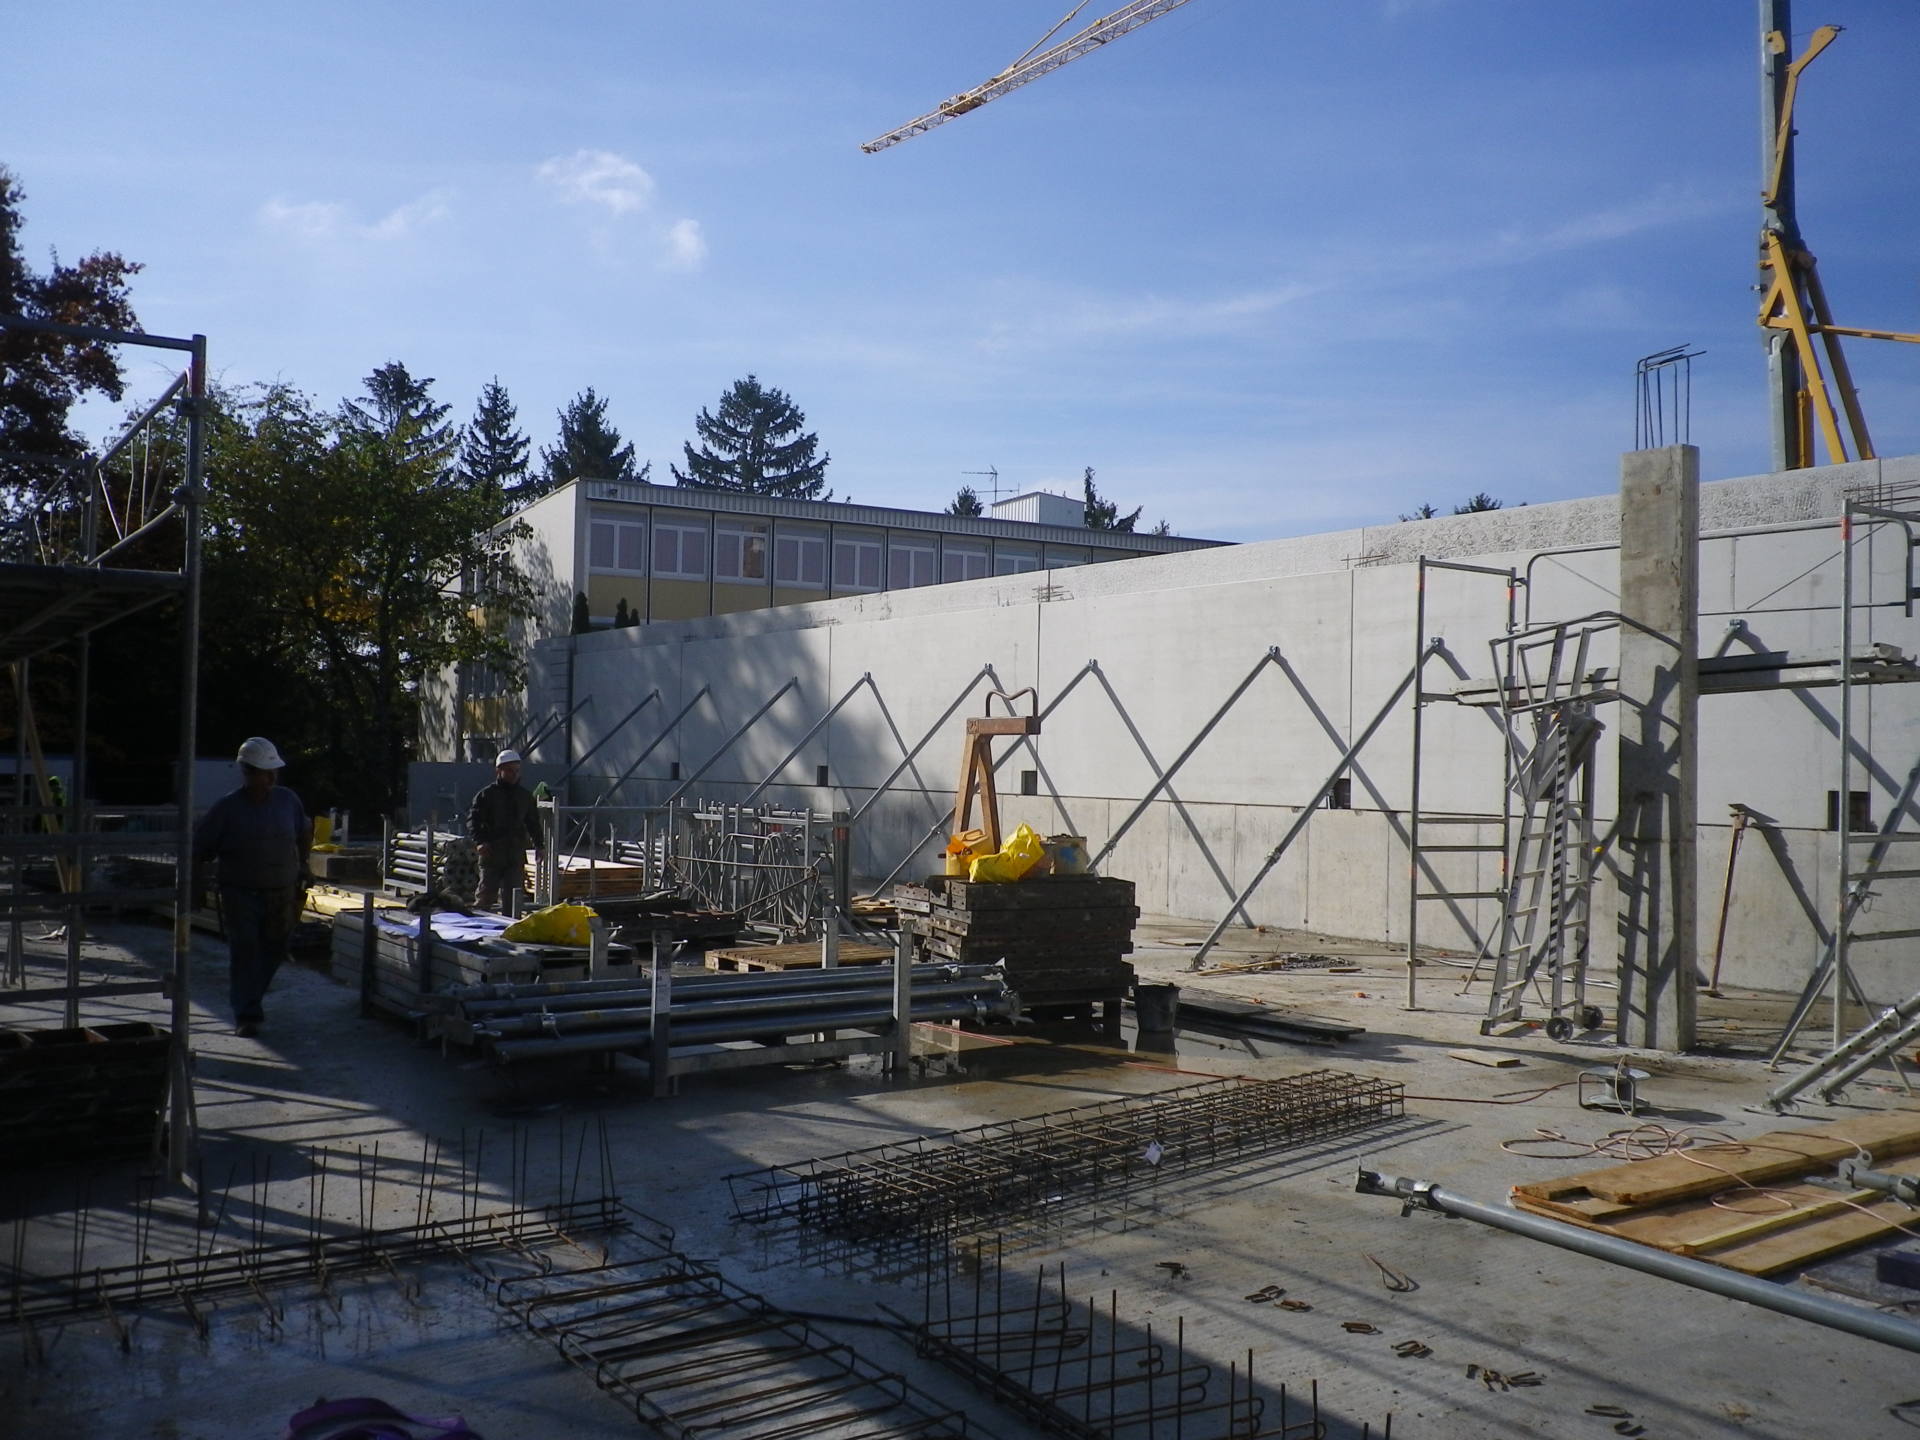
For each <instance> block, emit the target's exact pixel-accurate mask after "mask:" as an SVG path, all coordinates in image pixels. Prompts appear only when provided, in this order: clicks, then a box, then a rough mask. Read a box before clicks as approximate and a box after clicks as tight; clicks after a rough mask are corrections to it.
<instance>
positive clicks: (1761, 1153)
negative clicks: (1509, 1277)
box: [1513, 1110, 1920, 1220]
mask: <svg viewBox="0 0 1920 1440" xmlns="http://www.w3.org/2000/svg"><path fill="white" fill-rule="evenodd" d="M1812 1123H1813V1122H1809V1125H1810V1126H1811V1125H1812ZM1740 1144H1741V1145H1742V1146H1744V1147H1746V1150H1745V1153H1744V1154H1740V1153H1725V1152H1723V1151H1719V1150H1717V1149H1716V1148H1715V1147H1713V1146H1696V1147H1695V1149H1694V1153H1695V1154H1696V1155H1697V1156H1698V1157H1699V1159H1695V1160H1688V1159H1684V1158H1682V1156H1680V1155H1677V1154H1675V1155H1662V1156H1659V1157H1657V1158H1655V1159H1652V1160H1636V1161H1632V1162H1630V1163H1628V1164H1625V1165H1610V1166H1608V1167H1607V1168H1606V1169H1604V1170H1587V1171H1583V1172H1581V1173H1580V1174H1578V1175H1568V1176H1566V1177H1564V1178H1563V1179H1559V1180H1544V1181H1539V1182H1537V1183H1535V1184H1531V1185H1516V1186H1514V1187H1513V1194H1514V1198H1515V1200H1516V1201H1518V1200H1525V1201H1526V1202H1527V1204H1528V1206H1529V1208H1542V1209H1544V1210H1545V1211H1546V1213H1549V1214H1559V1215H1562V1216H1563V1217H1564V1218H1568V1219H1589V1220H1597V1219H1604V1218H1607V1217H1609V1216H1613V1215H1618V1214H1621V1213H1623V1212H1624V1211H1626V1210H1632V1209H1642V1208H1645V1207H1647V1206H1651V1205H1660V1204H1664V1203H1666V1202H1668V1201H1672V1200H1683V1199H1687V1198H1690V1197H1692V1196H1696V1195H1707V1194H1711V1193H1713V1192H1714V1191H1716V1190H1724V1189H1726V1188H1727V1187H1729V1186H1731V1185H1737V1184H1739V1183H1740V1182H1741V1181H1746V1182H1748V1183H1749V1184H1760V1183H1763V1182H1765V1181H1768V1180H1777V1179H1779V1178H1781V1177H1782V1176H1788V1175H1801V1174H1805V1173H1806V1172H1807V1171H1809V1170H1821V1169H1831V1168H1832V1167H1833V1166H1834V1165H1836V1164H1838V1163H1839V1162H1840V1161H1842V1160H1844V1159H1846V1158H1847V1157H1848V1156H1850V1155H1853V1154H1855V1153H1857V1152H1858V1151H1859V1150H1862V1149H1864V1150H1867V1151H1868V1152H1869V1153H1871V1154H1872V1155H1873V1156H1874V1158H1875V1159H1887V1158H1891V1157H1894V1156H1900V1155H1910V1154H1913V1153H1914V1152H1915V1151H1920V1112H1915V1111H1900V1110H1894V1111H1887V1112H1884V1113H1881V1114H1878V1115H1866V1116H1860V1117H1857V1118H1853V1119H1847V1120H1836V1121H1833V1122H1831V1123H1829V1124H1825V1125H1821V1126H1820V1127H1819V1128H1818V1129H1813V1128H1807V1129H1799V1130H1771V1131H1768V1132H1767V1133H1766V1134H1765V1135H1759V1136H1755V1137H1754V1138H1752V1139H1750V1140H1743V1141H1741V1142H1740ZM1700 1159H1708V1160H1711V1161H1712V1162H1713V1164H1714V1165H1717V1166H1719V1167H1721V1168H1720V1169H1714V1168H1711V1167H1710V1166H1707V1165H1703V1164H1701V1163H1699V1160H1700Z"/></svg>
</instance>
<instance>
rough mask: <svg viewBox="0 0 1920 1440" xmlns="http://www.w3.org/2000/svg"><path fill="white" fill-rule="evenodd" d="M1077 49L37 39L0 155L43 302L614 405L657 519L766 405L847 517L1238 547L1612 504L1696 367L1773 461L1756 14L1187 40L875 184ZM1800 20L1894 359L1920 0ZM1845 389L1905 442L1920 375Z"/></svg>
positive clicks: (1818, 147) (1261, 30)
mask: <svg viewBox="0 0 1920 1440" xmlns="http://www.w3.org/2000/svg"><path fill="white" fill-rule="evenodd" d="M1117 4H1118V0H1092V3H1091V4H1090V5H1089V6H1088V8H1087V11H1086V12H1085V15H1084V16H1083V19H1085V18H1090V17H1092V16H1094V15H1097V14H1100V13H1103V12H1104V11H1106V10H1109V9H1112V8H1114V7H1115V6H1116V5H1117ZM1065 8H1066V6H1065V5H1064V4H1063V3H1062V0H969V3H946V4H938V5H935V4H928V3H901V0H892V3H879V0H702V3H692V0H681V3H674V4H667V3H660V0H608V3H599V0H579V3H566V0H556V3H554V4H551V5H547V6H541V7H533V6H527V5H520V4H504V3H490V0H466V3H459V4H455V3H442V0H408V3H392V0H388V3H378V4H375V3H333V4H329V5H326V6H292V5H274V4H268V5H261V4H258V3H255V4H249V5H244V6H243V5H237V4H228V3H223V0H202V3H200V4H197V5H193V6H188V7H184V8H183V7H178V6H175V7H164V6H154V5H152V4H150V3H139V4H118V3H95V0H65V3H62V4H58V5H55V4H50V3H45V0H42V3H39V4H33V5H22V6H18V7H14V8H13V12H12V13H11V14H10V15H9V18H8V22H7V32H8V34H7V43H6V44H5V45H4V46H3V47H0V97H4V98H0V114H4V115H5V117H6V127H5V135H6V141H5V143H4V145H3V146H0V162H4V163H5V164H7V165H8V166H10V167H11V168H12V169H14V171H15V172H16V174H17V175H18V177H19V179H20V181H21V183H22V184H23V186H24V187H25V189H26V190H27V192H28V201H27V219H28V225H27V229H26V233H25V240H26V243H27V245H28V248H29V251H30V253H31V254H32V255H33V257H34V258H35V259H36V260H37V261H40V262H44V259H45V256H46V253H47V250H48V248H49V247H54V248H57V249H58V250H59V251H60V252H61V254H62V255H63V256H66V257H69V258H73V257H77V256H78V255H80V254H82V253H84V252H86V251H88V250H92V249H95V248H108V249H116V250H119V251H120V252H121V253H123V254H124V255H126V256H127V257H128V258H130V259H136V260H140V261H143V262H144V263H145V264H146V266H147V269H146V271H145V273H143V274H142V275H141V276H139V277H138V280H137V282H136V288H135V302H136V307H137V309H138V311H139V313H140V315H141V318H142V321H143V323H144V324H145V325H146V327H147V328H148V329H151V330H156V331H165V332H169V333H174V334H184V333H189V332H192V331H200V332H203V333H205V334H206V335H207V336H208V337H209V340H210V346H211V354H212V357H213V361H214V365H215V368H216V370H217V371H218V372H219V373H220V374H221V375H222V376H223V377H224V378H225V379H226V380H227V381H228V382H229V383H244V382H248V381H256V380H265V379H282V380H285V381H288V382H290V383H292V384H294V385H296V386H298V387H300V388H301V389H303V390H306V391H308V392H309V393H311V394H313V395H315V396H316V397H318V398H319V399H321V400H322V401H323V402H326V403H329V404H331V403H333V402H335V401H337V400H338V399H339V398H340V397H342V396H344V395H348V394H357V393H358V392H359V383H360V380H361V378H362V377H363V376H365V375H366V374H367V373H368V372H369V371H371V370H372V369H373V368H374V367H375V366H377V365H380V364H382V363H384V362H386V361H388V360H400V361H403V362H405V363H406V364H407V365H408V367H409V368H410V369H411V370H412V371H413V372H414V373H415V374H416V375H429V376H433V377H435V378H436V380H437V386H436V389H437V391H438V393H439V394H440V397H441V398H442V399H444V400H447V401H449V402H451V403H452V405H453V407H454V413H455V415H456V416H457V417H460V418H465V417H466V416H467V415H468V414H470V413H471V410H472V407H473V402H474V398H475V396H476V394H477V392H478V390H479V388H480V386H481V385H482V384H483V383H484V382H485V381H486V380H487V379H489V378H490V377H492V376H495V375H498V377H499V378H500V380H501V381H502V382H503V383H504V384H505V385H506V386H507V388H508V390H509V391H510V393H511V395H512V396H513V398H514V400H515V402H516V403H517V404H518V406H519V408H520V418H521V423H522V426H523V428H524V429H526V430H527V431H528V432H529V434H530V435H531V436H532V437H533V439H534V441H535V444H536V446H537V445H540V444H546V443H550V442H551V440H552V438H553V431H554V428H555V426H554V413H555V411H556V410H557V409H558V408H559V407H560V406H562V405H563V404H565V403H566V401H567V400H568V399H569V398H570V397H572V396H573V395H574V394H576V393H577V392H578V391H580V390H581V389H583V388H584V387H586V386H589V385H590V386H593V387H594V388H595V389H596V390H598V391H599V392H600V393H601V394H602V395H604V396H606V397H607V398H608V400H609V403H610V411H609V413H610V416H611V418H612V420H613V422H614V423H615V424H616V425H617V426H618V427H619V428H620V429H621V431H622V432H623V433H624V434H625V436H626V437H627V438H628V439H630V440H632V441H633V442H634V443H635V445H636V447H637V450H638V453H639V455H640V457H641V458H642V459H650V460H651V461H652V462H653V466H654V475H653V478H654V479H655V480H657V481H668V480H669V479H670V477H669V475H668V468H667V467H668V464H669V463H670V462H672V461H675V460H678V459H679V457H680V445H681V442H682V441H684V440H686V439H688V438H690V437H691V436H692V434H693V429H692V422H693V417H694V415H695V414H696V412H698V411H699V409H700V408H701V407H702V406H711V405H713V404H714V403H716V402H717V400H718V398H719V396H720V394H721V393H722V391H723V390H725V389H726V388H727V386H728V385H729V384H730V383H731V382H732V381H733V380H734V379H735V378H737V377H739V376H741V375H744V374H746V373H747V372H749V371H753V372H755V373H757V374H758V375H759V377H760V379H761V380H762V381H763V382H765V383H768V384H771V385H776V386H778V387H780V388H781V389H784V390H786V391H787V392H788V393H789V394H791V395H792V396H793V398H794V400H795V401H796V403H798V404H799V405H800V407H801V408H802V409H803V410H804V411H805V412H806V413H807V416H808V422H809V428H811V429H814V430H816V431H817V432H818V433H819V435H820V437H821V442H822V446H823V448H825V449H826V450H827V451H829V452H830V453H831V454H832V457H833V460H832V466H831V469H830V471H829V483H830V484H831V485H832V486H833V487H834V489H835V490H836V492H838V494H839V495H840V496H841V497H843V498H845V497H848V496H850V497H851V498H853V499H855V500H858V501H861V502H865V503H876V504H891V505H903V506H911V507H925V508H939V507H941V506H943V505H944V504H945V503H946V502H947V501H948V500H949V499H951V498H952V495H953V493H954V491H955V490H956V489H957V487H958V486H959V485H960V484H962V483H966V482H967V480H968V477H967V476H966V475H965V474H964V472H966V471H974V470H984V469H986V468H988V467H989V466H996V467H998V469H999V471H1000V475H1001V484H1002V485H1003V487H1008V488H1009V489H1010V490H1011V491H1014V492H1017V491H1019V490H1025V489H1033V488H1054V489H1067V488H1073V487H1075V486H1077V482H1078V477H1079V474H1080V471H1081V468H1082V467H1083V466H1086V465H1092V466H1095V467H1096V469H1097V470H1098V473H1099V483H1100V485H1101V488H1102V490H1103V492H1104V493H1106V494H1107V495H1109V496H1110V497H1112V498H1115V499H1118V500H1120V501H1121V502H1122V503H1123V504H1124V505H1126V506H1127V507H1128V508H1131V507H1132V506H1133V505H1136V504H1141V505H1144V506H1145V508H1146V515H1145V520H1146V521H1147V522H1151V521H1153V520H1155V519H1159V518H1161V517H1164V518H1166V519H1167V520H1168V521H1169V522H1171V524H1172V525H1173V527H1174V529H1175V530H1176V531H1177V532H1179V533H1184V534H1194V535H1207V536H1217V537H1221V538H1226V539H1242V540H1244V539H1257V538H1264V537H1269V536H1276V535H1288V534H1298V533H1305V532H1311V531H1315V530H1322V529H1330V528H1335V527H1340V526H1346V525H1352V524H1362V523H1371V522H1377V521H1381V520H1391V519H1392V518H1394V517H1395V516H1396V515H1397V514H1398V513H1399V512H1401V511H1404V510H1407V509H1410V508H1411V507H1412V506H1414V505H1416V504H1418V503H1419V502H1421V501H1422V500H1431V501H1432V502H1434V503H1436V504H1438V505H1440V506H1441V507H1442V508H1443V509H1445V508H1448V507H1449V506H1451V505H1452V504H1453V503H1455V502H1457V501H1459V500H1461V499H1464V498H1465V497H1466V496H1468V495H1470V494H1472V493H1473V492H1475V491H1478V490H1486V491H1489V492H1491V493H1493V494H1494V495H1496V496H1499V497H1501V498H1502V499H1504V500H1506V501H1507V502H1508V503H1510V504H1511V503H1515V502H1518V501H1523V500H1524V501H1531V502H1535V503H1538V502H1541V501H1546V500H1553V499H1561V498H1566V497H1569V496H1576V495H1589V494H1596V493H1600V492H1602V491H1605V490H1608V489H1610V488H1612V486H1613V485H1614V484H1615V482H1616V479H1617V475H1618V457H1619V453H1620V452H1621V451H1622V450H1624V449H1627V448H1630V446H1631V444H1632V440H1633V383H1632V376H1633V366H1634V361H1635V360H1636V359H1637V358H1638V357H1639V356H1642V355H1645V354H1648V353H1649V352H1652V351H1656V350H1660V349H1663V348H1665V347H1667V346H1670V345H1676V344H1680V343H1683V342H1685V343H1690V344H1692V345H1694V346H1695V347H1697V348H1701V349H1704V350H1705V351H1706V354H1705V355H1704V357H1703V358H1702V359H1700V360H1697V361H1695V362H1694V386H1693V414H1692V429H1693V439H1694V442H1695V443H1696V444H1698V445H1700V446H1701V448H1702V451H1703V456H1702V465H1703V469H1704V471H1705V473H1706V474H1707V475H1709V476H1730V475H1741V474H1748V473H1753V472H1756V471H1760V470H1764V469H1766V468H1767V466H1768V463H1769V461H1768V444H1767V417H1766V401H1765V391H1764V389H1763V381H1764V371H1763V365H1762V361H1761V352H1760V344H1759V340H1758V332H1757V329H1756V327H1755V326H1754V324H1753V308H1754V304H1755V296H1754V295H1753V293H1752V291H1751V288H1750V287H1751V286H1752V284H1753V283H1754V280H1755V278H1756V272H1755V270H1754V265H1753V256H1754V234H1755V225H1756V215H1757V211H1756V198H1755V197H1756V194H1757V191H1758V185H1759V150H1760V142H1759V133H1758V132H1759V91H1758V78H1757V65H1756V59H1755V55H1756V49H1757V38H1756V28H1757V27H1756V21H1755V10H1756V7H1755V5H1754V3H1753V0H1604V3H1603V0H1341V3H1337V4H1335V3H1327V0H1318V3H1310V0H1191V3H1189V4H1188V5H1186V6H1185V7H1183V8H1182V9H1180V10H1178V11H1176V12H1175V13H1174V14H1172V15H1170V16H1168V17H1167V18H1164V19H1162V20H1159V21H1157V22H1155V23H1153V24H1150V25H1148V26H1146V27H1144V28H1143V29H1141V30H1139V31H1137V32H1135V33H1133V34H1131V35H1128V36H1126V37H1124V38H1123V39H1121V40H1119V41H1117V42H1115V43H1114V44H1113V45H1111V46H1108V47H1106V48H1105V49H1103V50H1102V51H1100V52H1099V53H1096V54H1093V55H1090V56H1088V57H1086V58H1084V59H1082V60H1080V61H1078V62H1076V63H1074V64H1072V65H1069V66H1067V67H1066V68H1064V69H1062V70H1060V71H1058V72H1056V73H1054V74H1052V75H1049V76H1047V77H1045V78H1044V79H1041V80H1039V81H1037V82H1035V83H1034V84H1032V85H1029V86H1027V87H1025V88H1023V89H1021V90H1019V91H1017V92H1015V93H1014V94H1012V95H1009V96H1006V97H1005V98H1002V99H1000V100H996V101H995V102H993V103H992V104H990V105H987V106H985V107H983V108H981V109H980V110H978V111H976V112H975V113H973V114H971V115H968V116H966V117H964V118H961V119H958V120H955V121H953V122H951V123H949V124H947V125H945V126H943V127H941V128H939V129H937V130H935V131H933V132H932V133H930V134H927V135H924V136H921V137H919V138H917V139H915V140H912V141H910V142H908V143H906V144H903V145H899V146H896V147H894V148H892V149H890V150H887V151H885V152H883V153H881V154H878V155H865V154H862V153H861V152H860V150H859V148H858V147H859V145H860V142H862V141H864V140H868V139H871V138H872V137H874V136H876V135H878V134H880V133H882V132H884V131H886V130H888V129H891V128H892V127H893V126H895V125H896V124H899V123H901V122H904V121H906V120H907V119H909V118H911V117H913V116H915V115H918V114H920V113H921V112H923V111H926V110H929V109H931V108H932V107H933V106H934V105H936V104H937V103H938V102H939V101H941V100H943V99H944V98H946V97H947V96H949V95H951V94H954V93H955V92H957V91H960V90H963V89H965V88H967V87H968V86H971V85H973V84H975V83H977V82H979V81H981V80H984V79H985V78H987V76H989V75H990V74H992V73H993V72H995V71H996V70H998V69H999V68H1000V67H1001V66H1002V65H1004V64H1005V63H1007V62H1008V61H1010V60H1011V59H1013V58H1014V57H1015V56H1016V55H1018V54H1019V53H1020V52H1021V51H1023V50H1025V49H1026V48H1027V46H1028V45H1029V44H1031V43H1032V42H1033V41H1034V40H1036V39H1037V38H1039V36H1040V35H1041V34H1042V32H1044V31H1045V30H1046V29H1047V27H1048V26H1050V25H1051V24H1052V23H1053V21H1054V20H1056V19H1057V18H1058V17H1059V14H1060V12H1061V11H1062V10H1063V9H1065ZM1794 20H1795V26H1796V29H1797V31H1798V32H1799V35H1798V36H1797V37H1796V38H1797V40H1804V36H1805V34H1806V33H1807V32H1808V31H1810V30H1811V29H1812V28H1813V27H1814V26H1815V25H1817V24H1820V23H1835V24H1840V25H1843V26H1845V27H1847V28H1846V33H1845V34H1843V35H1842V36H1841V38H1840V40H1839V41H1838V42H1837V43H1836V44H1835V45H1834V46H1833V47H1832V48H1830V49H1829V50H1828V51H1827V53H1826V54H1825V55H1823V56H1822V57H1821V58H1820V59H1819V60H1818V61H1817V62H1815V64H1814V65H1813V66H1812V67H1811V68H1810V69H1809V71H1808V72H1807V76H1806V79H1805V81H1804V83H1803V87H1802V101H1801V107H1800V131H1801V136H1800V213H1801V223H1802V227H1803V229H1804V230H1805V232H1806V234H1807V238H1808V240H1809V243H1810V245H1811V248H1812V249H1813V250H1814V252H1815V253H1816V254H1817V255H1818V256H1819V257H1820V262H1821V274H1822V277H1823V279H1824V281H1825V284H1826V287H1827V292H1828V295H1829V297H1830V298H1831V300H1832V302H1833V304H1834V308H1835V311H1836V318H1837V319H1839V320H1840V321H1841V322H1842V323H1848V324H1858V325H1867V326H1876V327H1884V328H1892V329H1899V330H1920V242H1917V241H1916V239H1915V236H1916V235H1920V225H1916V219H1920V120H1916V114H1915V109H1914V107H1913V105H1912V95H1913V93H1914V84H1915V78H1916V71H1920V6H1916V5H1915V4H1913V3H1912V0H1819V3H1818V5H1816V4H1815V3H1814V0H1801V3H1800V4H1799V5H1798V6H1797V7H1796V10H1795V16H1794ZM1795 48H1796V50H1797V49H1798V48H1799V46H1798V44H1796V47H1795ZM1850 355H1851V357H1852V359H1853V363H1854V366H1855V372H1856V378H1857V379H1858V380H1859V382H1860V384H1861V389H1862V393H1863V399H1864V403H1865V407H1866V411H1867V415H1868V418H1869V421H1870V422H1871V423H1872V425H1873V429H1874V438H1875V440H1876V443H1877V445H1878V447H1879V449H1880V451H1881V453H1883V454H1904V453H1911V452H1914V451H1920V347H1914V346H1895V345H1886V344H1873V343H1869V342H1854V343H1853V346H1852V349H1851V351H1850ZM157 375H158V367H157V364H156V363H155V362H152V361H149V360H145V359H139V360H137V361H136V369H135V380H136V388H137V389H139V390H142V391H144V392H146V393H151V392H152V390H153V389H154V388H155V387H156V384H157V379H156V377H157ZM92 418H94V417H91V416H90V419H92ZM97 418H99V419H105V418H107V417H104V416H100V417H97Z"/></svg>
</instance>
